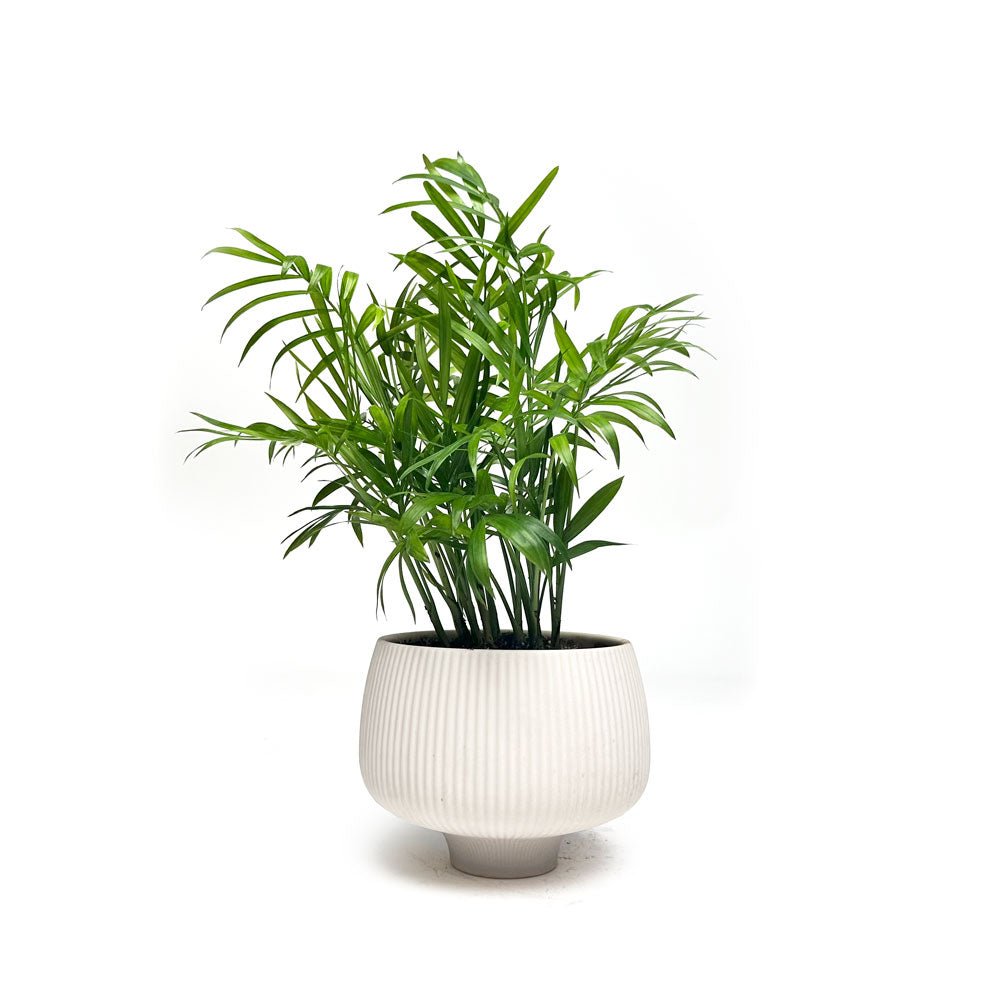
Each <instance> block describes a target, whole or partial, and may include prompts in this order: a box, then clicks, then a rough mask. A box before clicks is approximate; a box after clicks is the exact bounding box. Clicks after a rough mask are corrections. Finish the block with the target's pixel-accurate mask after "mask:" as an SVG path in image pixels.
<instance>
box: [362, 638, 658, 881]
mask: <svg viewBox="0 0 1000 1000" xmlns="http://www.w3.org/2000/svg"><path fill="white" fill-rule="evenodd" d="M418 634H419V633H418ZM406 638H408V636H385V637H383V638H382V639H379V640H378V642H377V643H376V646H375V652H374V654H373V656H372V662H371V667H370V669H369V672H368V681H367V684H366V686H365V695H364V702H363V706H362V713H361V773H362V776H363V777H364V781H365V784H366V786H367V787H368V790H369V792H371V794H372V796H373V798H374V799H375V800H376V801H377V802H379V803H380V804H381V805H383V806H384V807H385V808H386V809H388V810H389V811H390V812H393V813H395V814H396V815H397V816H400V817H402V818H403V819H405V820H409V821H410V822H411V823H415V824H417V825H418V826H423V827H427V828H429V829H432V830H440V831H441V832H443V833H446V834H454V835H459V836H462V837H476V838H488V839H491V840H530V839H539V838H547V837H549V838H551V837H555V836H561V835H563V834H567V833H573V832H575V831H577V830H584V829H587V828H589V827H592V826H596V825H598V824H600V823H605V822H607V821H608V820H611V819H613V818H614V817H616V816H619V815H621V814H622V813H623V812H625V811H626V810H627V809H628V808H629V807H630V806H632V805H633V804H634V803H635V802H636V800H637V799H638V798H639V796H640V795H641V794H642V791H643V789H644V788H645V785H646V779H647V777H648V774H649V722H648V717H647V714H646V699H645V695H644V692H643V688H642V679H641V677H640V675H639V668H638V665H637V663H636V659H635V653H634V651H633V649H632V646H631V644H630V643H628V642H625V641H623V640H618V639H608V638H605V637H600V636H583V635H575V636H574V635H569V636H567V637H566V638H568V639H574V640H577V641H579V642H587V641H596V642H598V643H600V644H599V645H596V646H595V647H594V648H579V649H568V650H465V649H446V648H441V647H435V646H428V645H413V644H409V643H406V642H405V641H402V640H405V639H406ZM477 874H483V872H477Z"/></svg>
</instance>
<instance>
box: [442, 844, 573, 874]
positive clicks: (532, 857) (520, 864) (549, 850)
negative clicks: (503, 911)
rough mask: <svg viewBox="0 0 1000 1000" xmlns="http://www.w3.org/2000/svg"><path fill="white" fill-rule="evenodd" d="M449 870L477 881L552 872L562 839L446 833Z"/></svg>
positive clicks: (557, 858)
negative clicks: (522, 838)
mask: <svg viewBox="0 0 1000 1000" xmlns="http://www.w3.org/2000/svg"><path fill="white" fill-rule="evenodd" d="M444 839H445V840H447V841H448V853H449V855H450V856H451V864H452V867H453V868H457V869H458V870H459V871H460V872H465V873H466V875H478V876H480V877H481V878H531V877H532V876H534V875H544V874H545V873H546V872H550V871H552V869H553V868H555V866H556V862H557V861H558V860H559V845H560V844H561V843H562V839H563V838H562V837H538V838H536V839H533V840H493V839H490V838H488V837H460V836H458V835H456V834H453V833H446V834H445V835H444Z"/></svg>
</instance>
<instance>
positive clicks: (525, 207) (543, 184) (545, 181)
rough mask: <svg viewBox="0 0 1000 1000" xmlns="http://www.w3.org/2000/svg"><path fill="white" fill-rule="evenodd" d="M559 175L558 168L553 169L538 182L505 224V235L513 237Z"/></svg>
mask: <svg viewBox="0 0 1000 1000" xmlns="http://www.w3.org/2000/svg"><path fill="white" fill-rule="evenodd" d="M558 173H559V168H558V167H553V168H552V169H551V170H550V171H549V172H548V173H547V174H546V175H545V176H544V177H543V178H542V180H541V181H540V182H539V184H538V187H536V188H535V190H534V191H532V192H531V194H529V195H528V197H527V198H525V199H524V202H523V203H522V204H521V206H520V207H519V208H518V209H517V211H516V212H515V213H514V214H513V215H512V216H511V217H510V220H509V221H508V223H507V233H508V235H510V236H513V235H514V233H516V232H517V231H518V229H520V228H521V224H522V223H523V222H524V220H525V219H527V218H528V216H529V215H531V210H532V209H533V208H534V207H535V206H536V205H537V204H538V202H539V201H541V198H542V195H543V194H545V192H546V191H548V189H549V185H550V184H551V183H552V182H553V181H554V180H555V179H556V174H558Z"/></svg>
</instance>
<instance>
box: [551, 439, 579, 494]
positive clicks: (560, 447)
mask: <svg viewBox="0 0 1000 1000" xmlns="http://www.w3.org/2000/svg"><path fill="white" fill-rule="evenodd" d="M549 447H550V448H551V449H552V452H553V454H554V455H555V456H556V458H557V459H558V460H559V461H560V462H561V463H562V464H563V465H564V466H565V468H566V471H567V472H568V473H569V477H570V479H571V480H572V481H573V485H574V486H578V485H579V483H578V482H577V478H576V460H575V459H574V458H573V447H572V445H571V444H570V443H569V438H567V437H566V435H565V434H553V435H552V437H551V438H550V439H549Z"/></svg>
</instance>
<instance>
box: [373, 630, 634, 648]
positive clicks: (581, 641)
mask: <svg viewBox="0 0 1000 1000" xmlns="http://www.w3.org/2000/svg"><path fill="white" fill-rule="evenodd" d="M392 641H393V642H398V643H399V644H400V645H404V646H435V647H437V648H439V649H442V648H447V649H527V650H538V648H539V647H537V646H530V645H528V642H527V640H526V639H521V640H518V639H517V637H516V636H515V635H514V633H513V632H502V633H501V634H500V636H499V638H498V640H497V642H496V644H495V645H493V646H481V645H480V646H477V645H476V644H475V643H473V642H472V641H469V640H467V641H465V642H459V641H458V639H457V638H454V639H452V640H451V641H450V642H449V643H448V645H447V647H445V646H442V644H441V642H440V641H439V640H438V637H437V636H436V635H435V634H434V633H433V632H415V633H413V634H412V635H399V636H393V637H392ZM543 642H544V643H545V645H543V646H542V647H541V649H542V650H548V649H603V648H605V647H607V646H618V645H620V644H621V641H620V640H618V639H606V638H602V637H601V636H594V635H581V634H579V633H575V632H568V633H565V634H563V635H561V636H560V637H559V644H558V646H553V645H551V643H550V639H549V637H548V636H543Z"/></svg>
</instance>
